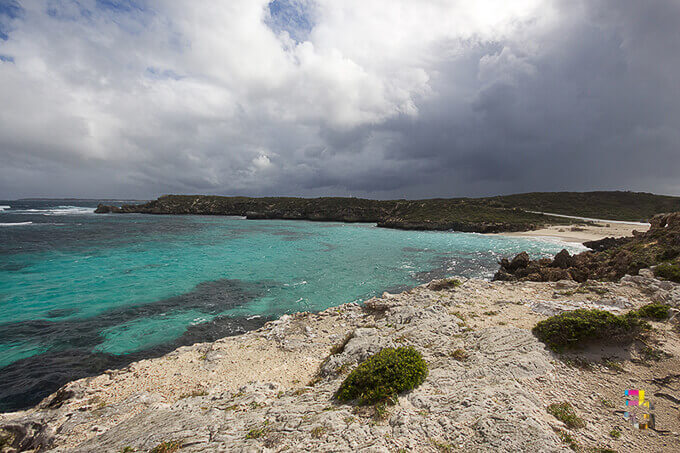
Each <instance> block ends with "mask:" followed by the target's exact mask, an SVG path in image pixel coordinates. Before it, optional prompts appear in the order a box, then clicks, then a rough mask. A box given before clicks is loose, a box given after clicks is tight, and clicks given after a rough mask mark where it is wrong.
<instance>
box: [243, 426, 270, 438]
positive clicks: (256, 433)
mask: <svg viewBox="0 0 680 453" xmlns="http://www.w3.org/2000/svg"><path fill="white" fill-rule="evenodd" d="M267 425H269V422H265V423H264V424H263V425H262V426H259V427H256V428H251V429H250V430H249V431H248V434H246V439H259V438H261V437H263V436H265V435H266V434H267V433H268V432H269V427H268V426H267Z"/></svg>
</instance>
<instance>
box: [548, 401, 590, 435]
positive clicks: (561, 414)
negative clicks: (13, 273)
mask: <svg viewBox="0 0 680 453" xmlns="http://www.w3.org/2000/svg"><path fill="white" fill-rule="evenodd" d="M548 413H549V414H550V415H552V416H553V417H555V418H556V419H558V420H559V421H561V422H562V423H564V424H565V425H567V428H569V429H579V428H584V427H585V426H586V424H585V422H584V421H583V419H582V418H581V417H579V416H578V415H576V411H575V410H574V406H572V405H571V404H570V403H568V402H566V401H565V402H562V403H553V404H551V405H550V406H548Z"/></svg>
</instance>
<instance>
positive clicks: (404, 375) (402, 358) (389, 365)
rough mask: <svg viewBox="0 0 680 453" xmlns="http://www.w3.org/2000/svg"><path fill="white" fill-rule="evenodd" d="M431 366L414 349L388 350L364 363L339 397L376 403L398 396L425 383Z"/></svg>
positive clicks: (344, 386) (348, 378)
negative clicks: (428, 368) (428, 367)
mask: <svg viewBox="0 0 680 453" xmlns="http://www.w3.org/2000/svg"><path fill="white" fill-rule="evenodd" d="M425 377H427V363H426V362H425V360H423V357H422V356H421V355H420V353H419V352H418V351H416V350H415V349H413V348H411V347H400V348H396V349H395V348H385V349H383V350H382V351H380V352H379V353H377V354H375V355H373V356H371V357H369V358H368V359H367V360H365V361H364V362H362V363H361V364H360V365H359V366H358V367H357V368H356V369H355V370H354V371H352V372H351V373H350V374H349V376H347V378H346V379H345V380H344V381H343V383H342V384H341V385H340V389H339V390H338V392H337V393H336V394H335V397H336V398H337V399H339V400H340V401H350V400H353V399H357V400H358V403H359V404H362V405H364V404H374V403H377V402H381V401H386V400H389V399H392V398H394V397H396V396H397V395H398V394H399V393H401V392H404V391H406V390H411V389H413V388H415V387H417V386H419V385H420V384H422V383H423V381H424V380H425Z"/></svg>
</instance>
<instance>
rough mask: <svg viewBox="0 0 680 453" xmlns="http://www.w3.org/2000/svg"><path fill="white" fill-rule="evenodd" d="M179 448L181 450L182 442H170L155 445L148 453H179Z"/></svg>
mask: <svg viewBox="0 0 680 453" xmlns="http://www.w3.org/2000/svg"><path fill="white" fill-rule="evenodd" d="M180 448H182V441H180V440H171V441H166V442H161V443H160V444H158V445H156V446H155V447H153V448H152V449H151V451H150V453H174V452H176V451H179V449H180Z"/></svg>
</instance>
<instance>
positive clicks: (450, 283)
mask: <svg viewBox="0 0 680 453" xmlns="http://www.w3.org/2000/svg"><path fill="white" fill-rule="evenodd" d="M462 284H463V282H461V281H460V280H458V279H457V278H445V279H442V280H435V281H433V282H431V283H430V284H429V285H427V287H428V288H429V289H430V290H432V291H442V290H445V289H453V288H458V287H459V286H461V285H462Z"/></svg>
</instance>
